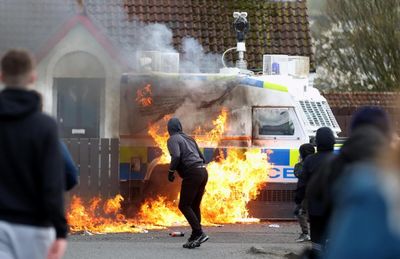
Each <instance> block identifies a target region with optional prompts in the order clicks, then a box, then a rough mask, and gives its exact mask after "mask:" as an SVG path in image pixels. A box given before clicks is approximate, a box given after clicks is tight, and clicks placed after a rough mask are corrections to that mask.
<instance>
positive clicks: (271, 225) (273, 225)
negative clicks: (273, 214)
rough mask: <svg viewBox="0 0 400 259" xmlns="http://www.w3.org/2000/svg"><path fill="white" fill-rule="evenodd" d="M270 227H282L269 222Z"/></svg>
mask: <svg viewBox="0 0 400 259" xmlns="http://www.w3.org/2000/svg"><path fill="white" fill-rule="evenodd" d="M268 227H270V228H280V226H279V225H278V224H269V225H268Z"/></svg>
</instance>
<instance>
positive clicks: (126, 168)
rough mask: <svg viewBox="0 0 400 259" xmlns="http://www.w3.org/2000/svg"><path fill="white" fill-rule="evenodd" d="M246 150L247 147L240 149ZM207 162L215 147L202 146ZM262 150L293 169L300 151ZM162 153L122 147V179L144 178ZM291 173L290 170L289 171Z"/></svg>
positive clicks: (225, 151)
mask: <svg viewBox="0 0 400 259" xmlns="http://www.w3.org/2000/svg"><path fill="white" fill-rule="evenodd" d="M219 150H220V151H221V152H223V153H224V155H225V156H226V155H227V152H228V149H227V148H221V149H219ZM240 150H243V152H244V151H245V149H240ZM201 151H202V152H203V154H204V157H205V159H206V161H207V163H209V162H211V161H212V160H213V158H214V157H215V155H216V154H215V151H216V150H215V148H201ZM261 151H262V152H268V153H269V155H268V161H269V163H271V164H273V165H274V167H275V166H277V167H282V166H284V167H287V168H286V169H288V170H289V169H290V170H292V169H293V167H294V165H295V164H296V163H297V162H298V159H299V151H298V150H297V149H266V148H261ZM160 155H161V150H160V149H159V148H158V147H126V146H121V147H120V180H143V179H144V177H145V175H146V171H147V166H148V164H149V163H151V161H153V160H154V159H155V158H157V157H159V156H160ZM133 161H134V162H140V170H139V171H135V166H133V165H132V163H133ZM288 173H289V171H288Z"/></svg>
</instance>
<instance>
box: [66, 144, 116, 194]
mask: <svg viewBox="0 0 400 259" xmlns="http://www.w3.org/2000/svg"><path fill="white" fill-rule="evenodd" d="M64 142H65V144H66V145H67V147H68V149H69V151H70V153H71V155H72V157H73V159H74V161H75V163H76V165H77V167H78V169H79V185H78V186H76V187H75V188H74V189H73V190H72V191H71V193H70V194H71V195H74V194H75V195H78V196H80V197H82V198H84V199H89V198H92V197H95V196H101V197H102V198H109V197H112V196H114V195H116V194H117V193H119V192H120V187H119V139H64Z"/></svg>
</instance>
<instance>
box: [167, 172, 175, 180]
mask: <svg viewBox="0 0 400 259" xmlns="http://www.w3.org/2000/svg"><path fill="white" fill-rule="evenodd" d="M174 180H175V175H174V171H168V181H170V182H171V183H172V182H173V181H174Z"/></svg>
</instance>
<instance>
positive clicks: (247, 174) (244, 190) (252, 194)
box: [67, 109, 271, 233]
mask: <svg viewBox="0 0 400 259" xmlns="http://www.w3.org/2000/svg"><path fill="white" fill-rule="evenodd" d="M164 119H165V120H164V122H165V121H166V120H168V119H169V117H166V118H164ZM226 121H227V111H226V110H225V109H223V110H222V112H221V114H220V115H219V116H218V118H217V119H216V120H215V121H213V125H214V129H212V130H211V131H209V132H206V133H202V132H203V130H201V128H200V129H199V130H197V131H196V132H195V138H196V140H197V141H199V142H200V143H203V142H202V141H205V143H208V144H214V145H217V144H218V142H219V141H220V139H221V137H222V134H223V133H224V131H225V129H226ZM164 128H166V127H164ZM149 135H150V136H151V137H152V138H153V140H154V141H155V142H156V144H157V146H158V147H160V149H161V150H162V155H161V157H160V161H159V163H168V162H169V161H170V156H169V153H168V149H167V140H168V133H167V132H165V131H161V130H160V125H151V126H150V127H149ZM221 156H222V159H221V160H219V161H218V162H211V163H209V164H208V166H207V171H208V174H209V179H208V184H207V187H206V192H205V194H204V197H203V201H202V224H206V225H211V224H215V223H235V222H248V221H256V220H257V219H251V218H249V212H248V209H247V203H248V202H249V201H250V200H252V199H254V198H256V197H257V195H258V194H259V192H260V190H261V189H262V188H263V186H264V185H265V184H266V182H267V171H268V170H269V169H270V168H271V166H270V164H269V163H268V160H267V154H266V153H263V152H261V150H260V149H249V150H247V151H246V150H239V149H236V150H233V149H229V151H228V153H227V156H226V157H223V155H222V154H221ZM178 200H179V197H177V198H176V200H175V201H178ZM122 201H123V198H122V196H120V195H117V196H116V197H115V198H113V199H110V200H107V201H106V202H105V203H104V206H103V211H101V212H99V211H100V209H99V208H100V204H101V200H100V199H99V198H94V199H92V201H91V202H90V205H89V206H84V205H83V203H82V201H81V200H80V198H78V197H73V199H72V202H71V209H70V211H69V213H68V214H67V219H68V222H69V223H70V225H71V230H72V231H82V230H89V231H92V232H96V233H110V232H113V233H119V232H131V233H135V232H143V231H144V229H156V228H160V227H162V226H173V225H176V224H187V223H186V221H185V219H184V217H183V215H182V214H181V213H180V212H179V210H178V206H177V204H176V202H170V201H167V200H166V198H165V197H158V198H157V199H151V200H146V201H145V202H144V203H143V204H142V206H141V207H140V210H139V213H138V217H137V218H136V219H127V218H126V217H125V216H124V215H122V214H121V212H120V210H121V202H122ZM87 208H88V209H87Z"/></svg>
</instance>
